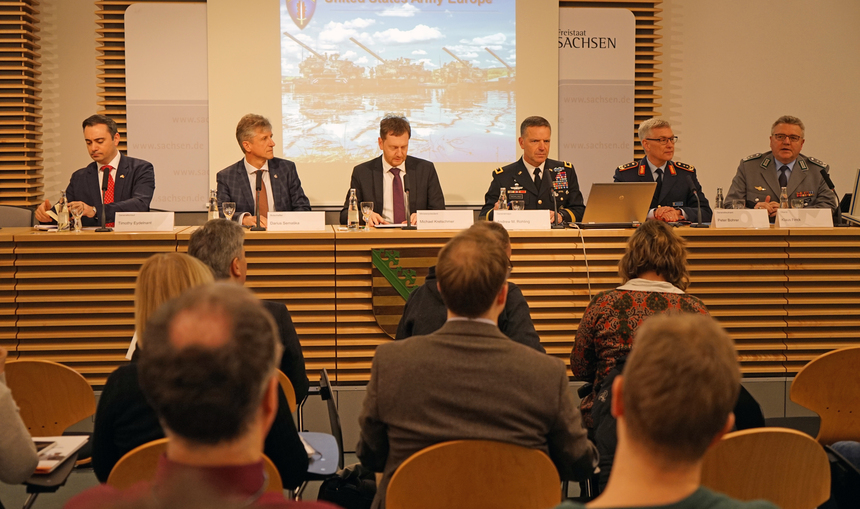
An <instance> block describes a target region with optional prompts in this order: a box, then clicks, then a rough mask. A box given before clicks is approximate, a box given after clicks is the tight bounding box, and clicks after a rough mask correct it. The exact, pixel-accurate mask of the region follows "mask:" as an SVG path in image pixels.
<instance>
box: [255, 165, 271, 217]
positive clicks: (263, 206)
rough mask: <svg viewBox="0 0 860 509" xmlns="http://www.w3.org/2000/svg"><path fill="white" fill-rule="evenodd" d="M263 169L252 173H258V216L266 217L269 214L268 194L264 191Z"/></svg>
mask: <svg viewBox="0 0 860 509" xmlns="http://www.w3.org/2000/svg"><path fill="white" fill-rule="evenodd" d="M264 172H265V170H257V171H255V172H254V173H258V174H259V175H260V183H261V184H262V185H261V186H260V198H259V199H260V217H268V216H269V195H268V193H267V192H266V181H265V180H263V175H265V173H264Z"/></svg>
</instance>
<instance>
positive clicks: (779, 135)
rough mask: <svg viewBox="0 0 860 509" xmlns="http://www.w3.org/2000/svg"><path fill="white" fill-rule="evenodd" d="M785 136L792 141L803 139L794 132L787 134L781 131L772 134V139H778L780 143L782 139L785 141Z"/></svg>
mask: <svg viewBox="0 0 860 509" xmlns="http://www.w3.org/2000/svg"><path fill="white" fill-rule="evenodd" d="M786 138H788V139H789V140H790V141H791V142H792V143H797V142H798V141H800V140H802V139H803V138H801V137H800V136H798V135H796V134H791V135H789V134H782V133H779V134H774V135H773V139H775V140H776V141H778V142H780V143H782V142H783V141H785V139H786Z"/></svg>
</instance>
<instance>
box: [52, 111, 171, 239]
mask: <svg viewBox="0 0 860 509" xmlns="http://www.w3.org/2000/svg"><path fill="white" fill-rule="evenodd" d="M83 129H84V140H86V142H87V150H88V151H89V153H90V157H91V158H92V159H93V162H92V163H90V165H89V166H87V167H86V168H81V169H80V170H78V171H76V172H74V173H73V174H72V178H71V180H70V181H69V185H68V187H66V200H68V202H69V209H70V212H71V211H75V210H81V211H82V212H83V215H82V217H81V224H82V225H83V226H98V225H100V224H101V217H100V216H99V214H101V203H102V182H103V179H104V172H109V176H108V179H109V181H108V190H107V191H106V192H105V194H106V195H107V197H106V198H105V223H106V225H107V226H113V223H114V217H115V215H116V213H117V212H149V203H150V202H151V201H152V194H153V193H154V192H155V170H153V168H152V163H149V162H147V161H144V160H142V159H135V158H134V157H128V156H125V155H122V154H120V152H119V150H118V148H117V145H119V132H118V131H117V126H116V122H114V121H113V120H112V119H110V118H108V117H105V116H102V115H93V116H91V117H89V118H87V119H86V120H84V122H83ZM50 208H51V202H49V201H48V200H45V201H44V202H42V204H41V205H39V207H38V208H36V219H38V220H39V221H40V222H43V223H50V222H52V221H53V219H51V216H49V215H48V214H47V211H48V210H50Z"/></svg>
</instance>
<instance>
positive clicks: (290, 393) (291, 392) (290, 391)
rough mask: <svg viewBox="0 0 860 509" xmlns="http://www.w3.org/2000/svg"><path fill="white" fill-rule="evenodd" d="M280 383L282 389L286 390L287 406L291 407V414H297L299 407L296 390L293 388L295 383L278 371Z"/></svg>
mask: <svg viewBox="0 0 860 509" xmlns="http://www.w3.org/2000/svg"><path fill="white" fill-rule="evenodd" d="M278 382H280V384H281V389H283V390H284V396H286V397H287V404H288V405H290V413H291V414H292V413H295V411H296V406H297V405H296V390H295V389H294V388H293V382H290V379H289V378H287V375H285V374H284V372H283V371H281V370H280V369H279V370H278Z"/></svg>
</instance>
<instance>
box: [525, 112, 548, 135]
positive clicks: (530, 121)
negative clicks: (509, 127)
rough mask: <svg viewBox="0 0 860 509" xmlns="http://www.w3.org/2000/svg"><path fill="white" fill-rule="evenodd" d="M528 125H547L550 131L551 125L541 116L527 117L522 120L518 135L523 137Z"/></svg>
mask: <svg viewBox="0 0 860 509" xmlns="http://www.w3.org/2000/svg"><path fill="white" fill-rule="evenodd" d="M529 127H548V128H549V130H550V131H552V126H551V125H549V120H547V119H545V118H543V117H536V116H535V117H527V118H526V119H525V120H523V123H522V124H520V137H525V135H526V129H528V128H529Z"/></svg>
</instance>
